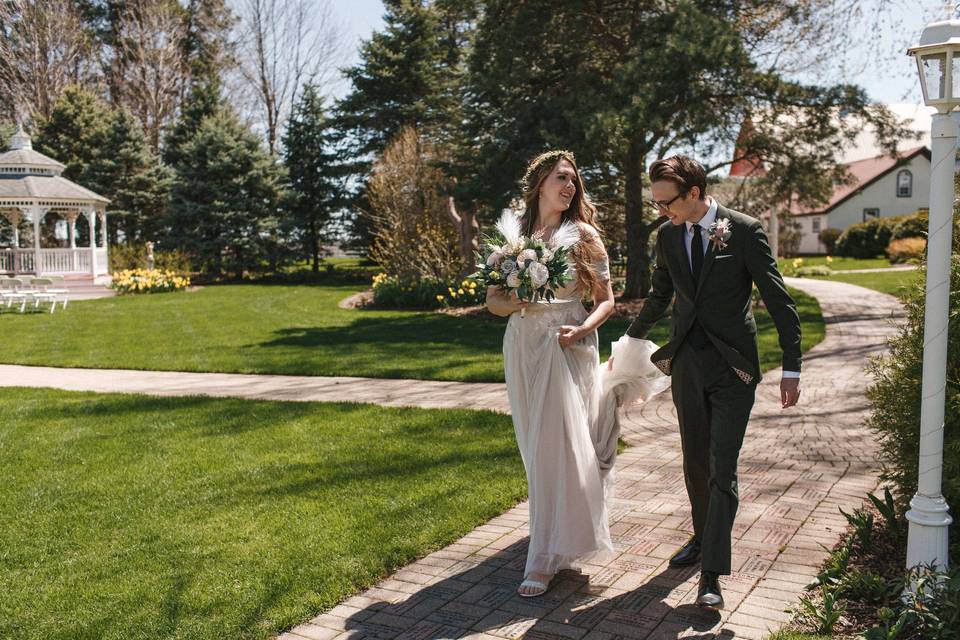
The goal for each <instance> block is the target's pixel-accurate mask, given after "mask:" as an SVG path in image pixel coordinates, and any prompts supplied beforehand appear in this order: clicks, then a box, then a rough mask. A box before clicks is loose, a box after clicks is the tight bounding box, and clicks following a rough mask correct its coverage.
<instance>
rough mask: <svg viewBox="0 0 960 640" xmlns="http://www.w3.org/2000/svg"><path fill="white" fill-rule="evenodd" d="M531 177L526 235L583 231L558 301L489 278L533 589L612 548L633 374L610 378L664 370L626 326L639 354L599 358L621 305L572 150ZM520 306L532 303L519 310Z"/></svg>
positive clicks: (548, 159) (645, 391)
mask: <svg viewBox="0 0 960 640" xmlns="http://www.w3.org/2000/svg"><path fill="white" fill-rule="evenodd" d="M522 185H523V199H524V203H525V210H524V212H523V214H522V216H521V217H520V231H521V232H522V233H523V234H524V235H526V236H534V237H541V238H543V240H544V241H546V242H548V243H549V242H550V239H551V238H552V237H554V236H557V237H559V236H560V235H563V234H566V233H569V232H570V231H573V232H574V233H578V234H579V241H578V242H576V244H574V245H573V248H572V250H571V253H570V255H571V256H572V263H573V264H572V271H573V273H574V275H575V277H574V278H573V279H572V280H571V281H570V282H569V283H568V284H567V285H566V286H564V287H563V288H562V289H560V290H558V291H556V292H555V293H556V296H557V298H556V299H555V300H553V301H552V302H549V303H548V302H535V303H529V302H526V301H522V300H519V299H518V298H517V296H516V294H515V293H511V294H510V296H509V297H508V296H507V295H506V294H505V293H504V292H502V291H500V290H499V289H497V288H496V287H489V288H488V289H487V297H486V302H487V307H488V308H489V309H490V311H491V312H493V313H495V314H497V315H500V316H507V315H509V316H510V319H509V321H508V322H507V328H506V333H505V334H504V337H503V357H504V374H505V379H506V383H507V395H508V397H509V400H510V411H511V414H512V416H513V425H514V429H515V432H516V437H517V444H518V446H519V448H520V455H521V457H522V458H523V465H524V470H525V471H526V474H527V487H528V496H529V511H530V519H529V528H530V543H529V548H528V550H527V561H526V567H525V569H524V580H523V582H522V583H521V584H520V587H519V589H518V591H517V592H518V593H519V594H520V595H521V596H525V597H531V596H539V595H541V594H543V593H545V592H546V591H547V588H548V584H549V583H550V580H551V579H552V578H553V576H554V575H555V574H556V573H557V572H558V571H560V570H562V569H572V568H578V567H580V566H582V565H583V564H585V563H588V562H590V563H594V564H603V563H605V562H606V561H609V560H611V559H612V557H613V554H614V549H613V544H612V541H611V539H610V528H609V524H608V510H609V504H610V501H611V493H612V492H611V488H612V473H611V471H612V467H613V459H614V458H615V457H616V446H617V435H618V433H619V425H618V424H617V422H616V420H617V418H616V407H617V404H619V403H621V402H622V400H623V393H624V392H623V386H624V385H622V384H621V385H620V386H619V387H618V388H616V389H611V388H610V387H613V384H605V383H607V382H611V383H616V382H622V381H623V380H624V378H623V371H622V367H625V366H628V365H627V364H626V363H631V364H630V365H629V366H630V367H632V368H633V369H634V371H630V372H629V373H630V374H631V375H633V378H632V381H633V387H634V389H633V391H632V393H633V395H634V396H635V397H636V396H638V395H643V396H645V397H649V395H650V394H651V393H655V392H657V391H659V390H662V388H663V387H664V386H665V385H664V384H663V383H662V380H664V379H666V378H665V377H664V376H662V374H660V373H659V371H657V370H656V369H655V368H654V367H653V365H652V364H650V362H649V353H650V352H651V350H650V349H647V348H645V345H643V344H641V343H646V344H648V345H651V346H652V347H653V348H655V345H653V343H650V342H648V341H646V340H635V339H633V338H628V337H626V336H625V337H624V338H621V343H624V344H626V342H627V341H631V345H630V347H631V351H630V354H629V356H627V355H626V352H621V351H618V350H617V346H616V345H615V347H614V353H615V355H617V358H616V360H617V367H618V369H620V371H618V372H617V373H618V374H620V377H619V378H615V376H614V375H613V372H612V370H611V373H610V374H607V372H606V367H604V368H603V369H601V367H600V362H599V350H598V337H597V327H599V326H600V325H601V324H603V322H604V321H605V320H606V319H607V318H608V317H609V316H610V314H612V313H613V310H614V297H613V288H612V286H611V284H610V271H609V265H608V260H607V254H606V251H605V249H604V246H603V243H602V241H601V239H600V233H599V230H598V228H597V223H596V222H595V220H594V216H595V213H596V208H595V207H594V205H593V204H592V203H591V202H590V199H589V197H588V196H587V194H586V192H585V191H584V188H583V182H582V180H581V178H580V173H579V171H578V169H577V165H576V163H575V160H574V156H573V154H572V153H571V152H569V151H549V152H547V153H543V154H541V155H539V156H537V157H536V158H534V159H533V161H532V162H531V163H530V165H529V167H528V169H527V172H526V174H525V175H524V178H523V181H522ZM558 232H559V233H558ZM584 296H590V297H591V298H592V300H593V307H592V310H591V311H590V312H588V311H587V310H586V308H585V307H584V306H583V304H582V302H581V300H582V299H583V297H584ZM521 309H525V311H524V313H523V314H520V313H516V312H517V311H520V310H521ZM644 355H646V356H647V357H646V358H644V357H643V356H644ZM625 356H626V357H625ZM637 367H639V371H638V370H637ZM651 370H652V371H651ZM634 374H635V375H634ZM605 377H606V378H608V380H605V379H604V378H605ZM651 380H654V381H655V382H653V383H651ZM637 383H641V384H642V389H639V390H638V389H636V387H637ZM628 386H629V385H628ZM604 387H607V388H606V389H605V388H604Z"/></svg>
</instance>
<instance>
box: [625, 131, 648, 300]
mask: <svg viewBox="0 0 960 640" xmlns="http://www.w3.org/2000/svg"><path fill="white" fill-rule="evenodd" d="M644 170H645V167H644V153H643V149H642V148H641V145H640V142H639V136H638V135H634V136H633V139H632V140H631V142H630V146H629V148H628V149H627V157H626V159H625V162H624V167H623V175H624V176H625V178H626V185H625V189H624V197H625V200H626V216H625V219H626V226H627V282H626V285H625V286H624V291H623V297H624V298H628V299H629V298H646V297H647V293H648V292H649V291H650V256H649V254H648V252H647V240H648V238H649V237H650V230H649V229H648V228H647V225H645V224H644V223H643V172H644Z"/></svg>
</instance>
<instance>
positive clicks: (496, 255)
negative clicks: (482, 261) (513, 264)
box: [487, 251, 503, 267]
mask: <svg viewBox="0 0 960 640" xmlns="http://www.w3.org/2000/svg"><path fill="white" fill-rule="evenodd" d="M502 260H503V253H501V252H500V251H494V252H493V253H491V254H490V257H488V258H487V266H488V267H495V266H496V265H498V264H500V262H501V261H502Z"/></svg>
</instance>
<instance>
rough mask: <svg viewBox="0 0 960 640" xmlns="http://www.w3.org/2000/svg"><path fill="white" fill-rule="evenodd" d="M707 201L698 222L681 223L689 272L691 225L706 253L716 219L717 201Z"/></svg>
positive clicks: (796, 375)
mask: <svg viewBox="0 0 960 640" xmlns="http://www.w3.org/2000/svg"><path fill="white" fill-rule="evenodd" d="M707 202H709V203H710V204H709V207H708V208H707V212H706V213H705V214H703V217H702V218H700V221H699V222H690V221H689V220H688V221H686V222H684V223H683V224H684V225H686V233H684V234H683V242H684V244H685V245H686V247H687V260H688V261H689V262H690V271H691V272H692V271H693V253H692V251H691V247H692V245H693V225H695V224H699V225H700V227H701V228H700V239H701V241H702V242H703V246H702V247H701V248H700V251H701V252H702V253H703V254H706V253H707V245H708V244H709V243H710V238H708V237H707V236H708V234H707V229H709V228H710V225H712V224H713V223H714V222H716V221H717V201H716V200H714V199H713V198H711V197H710V196H707ZM783 377H784V378H799V377H800V372H799V371H784V372H783Z"/></svg>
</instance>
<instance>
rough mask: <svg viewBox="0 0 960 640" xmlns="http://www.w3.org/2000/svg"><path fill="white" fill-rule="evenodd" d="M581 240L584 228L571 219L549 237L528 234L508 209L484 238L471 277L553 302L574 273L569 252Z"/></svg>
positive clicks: (519, 294)
mask: <svg viewBox="0 0 960 640" xmlns="http://www.w3.org/2000/svg"><path fill="white" fill-rule="evenodd" d="M579 240H580V230H579V229H577V226H576V225H575V224H574V223H572V222H570V221H569V220H568V221H566V222H564V223H563V224H562V225H560V228H559V229H557V230H556V232H555V233H554V234H553V236H552V237H551V238H550V239H549V240H546V241H544V240H542V239H540V238H536V237H533V238H528V237H527V236H524V235H523V234H522V232H521V229H520V219H519V218H518V217H517V215H516V214H515V213H513V212H512V211H506V212H504V214H503V215H502V216H501V217H500V220H499V222H497V225H496V232H495V233H494V234H493V235H490V236H485V237H484V238H483V239H482V243H483V244H482V250H481V251H479V252H476V258H477V269H478V270H477V272H476V273H473V274H472V275H471V276H470V277H471V278H472V279H474V280H476V281H477V282H478V283H479V284H481V285H485V286H488V287H490V286H494V287H499V288H500V289H501V290H502V291H505V292H507V293H509V292H511V291H515V292H516V294H517V297H518V298H520V299H521V300H528V301H530V302H536V301H537V299H538V298H542V299H544V300H546V301H547V302H550V301H551V300H553V299H555V298H556V293H555V291H556V290H557V289H560V288H561V287H563V286H564V285H566V284H567V283H568V282H569V281H570V280H571V279H572V277H573V276H572V275H571V273H570V259H569V258H568V255H569V252H570V249H571V248H572V247H573V245H575V244H576V243H577V242H578V241H579ZM520 317H523V310H522V309H521V311H520Z"/></svg>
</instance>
